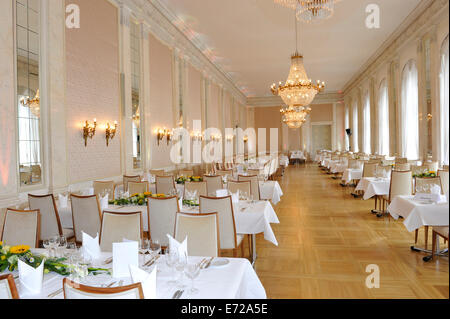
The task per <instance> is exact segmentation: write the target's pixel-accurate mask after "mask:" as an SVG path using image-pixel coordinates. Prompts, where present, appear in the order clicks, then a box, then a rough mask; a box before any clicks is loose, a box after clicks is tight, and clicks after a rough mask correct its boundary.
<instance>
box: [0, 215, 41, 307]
mask: <svg viewBox="0 0 450 319" xmlns="http://www.w3.org/2000/svg"><path fill="white" fill-rule="evenodd" d="M39 230H40V213H39V210H38V209H37V210H15V209H11V208H7V209H6V213H5V220H4V223H3V231H2V236H1V238H0V241H2V242H3V244H4V245H8V246H18V245H28V246H30V247H35V248H39ZM0 299H1V298H0Z"/></svg>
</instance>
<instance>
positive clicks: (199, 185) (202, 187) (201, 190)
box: [184, 182, 208, 197]
mask: <svg viewBox="0 0 450 319" xmlns="http://www.w3.org/2000/svg"><path fill="white" fill-rule="evenodd" d="M186 192H191V193H193V192H197V197H200V196H208V188H207V185H206V182H185V183H184V197H186Z"/></svg>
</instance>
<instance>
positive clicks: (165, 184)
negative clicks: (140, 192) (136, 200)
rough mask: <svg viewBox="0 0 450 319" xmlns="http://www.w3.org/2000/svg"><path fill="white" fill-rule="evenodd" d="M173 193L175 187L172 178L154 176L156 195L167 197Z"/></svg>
mask: <svg viewBox="0 0 450 319" xmlns="http://www.w3.org/2000/svg"><path fill="white" fill-rule="evenodd" d="M174 191H176V187H175V179H174V178H173V176H156V192H157V193H158V194H166V195H169V194H171V193H173V192H174Z"/></svg>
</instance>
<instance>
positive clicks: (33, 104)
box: [20, 89, 41, 117]
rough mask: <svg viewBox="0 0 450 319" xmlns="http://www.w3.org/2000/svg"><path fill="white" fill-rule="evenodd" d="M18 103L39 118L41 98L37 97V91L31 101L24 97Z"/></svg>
mask: <svg viewBox="0 0 450 319" xmlns="http://www.w3.org/2000/svg"><path fill="white" fill-rule="evenodd" d="M20 103H21V104H22V105H23V106H25V107H28V108H29V109H30V111H31V113H32V114H33V115H34V116H36V117H40V116H41V98H40V95H39V89H38V90H37V91H36V96H35V97H34V98H33V99H32V100H30V97H26V98H22V99H21V100H20Z"/></svg>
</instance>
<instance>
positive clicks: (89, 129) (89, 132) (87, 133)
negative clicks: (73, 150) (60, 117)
mask: <svg viewBox="0 0 450 319" xmlns="http://www.w3.org/2000/svg"><path fill="white" fill-rule="evenodd" d="M96 128H97V119H94V125H91V124H89V122H88V121H87V120H86V123H85V124H84V126H83V139H84V146H85V147H87V140H88V138H90V139H92V138H93V137H94V135H95V129H96Z"/></svg>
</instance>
